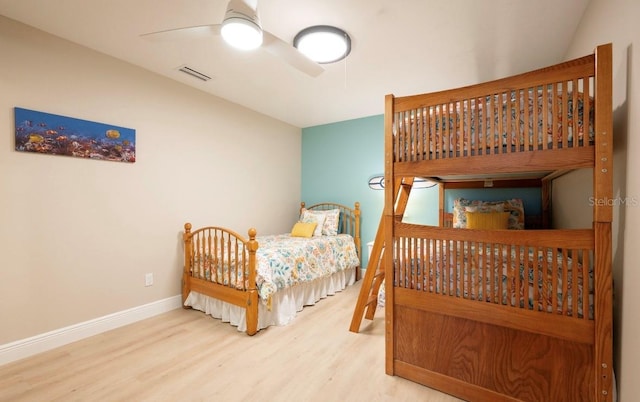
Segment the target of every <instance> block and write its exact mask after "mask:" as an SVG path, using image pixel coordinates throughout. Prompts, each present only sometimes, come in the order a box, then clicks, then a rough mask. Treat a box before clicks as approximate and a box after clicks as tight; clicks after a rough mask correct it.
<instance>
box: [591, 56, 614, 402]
mask: <svg viewBox="0 0 640 402" xmlns="http://www.w3.org/2000/svg"><path fill="white" fill-rule="evenodd" d="M611 70H612V45H611V44H607V45H601V46H598V47H597V48H596V50H595V77H596V79H595V92H596V94H597V96H595V99H596V101H595V102H596V104H595V108H596V110H597V111H598V112H597V113H596V116H595V131H594V132H595V166H594V169H593V191H594V195H593V196H594V199H595V202H594V205H593V220H594V224H593V226H594V228H593V229H594V235H595V256H596V257H595V267H594V278H593V279H594V292H595V300H594V316H595V356H594V358H595V367H596V370H595V376H596V378H595V384H596V387H595V392H596V395H595V397H596V400H601V401H611V400H612V384H613V294H612V289H613V286H612V282H613V280H612V255H611V248H612V240H611V222H612V212H613V208H612V199H613V180H612V179H613V170H612V169H613V120H612V110H613V106H612V72H611Z"/></svg>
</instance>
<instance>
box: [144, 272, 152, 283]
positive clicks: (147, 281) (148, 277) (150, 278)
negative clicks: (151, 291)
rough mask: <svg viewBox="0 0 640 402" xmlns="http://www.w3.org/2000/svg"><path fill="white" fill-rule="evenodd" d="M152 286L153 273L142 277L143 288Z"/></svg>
mask: <svg viewBox="0 0 640 402" xmlns="http://www.w3.org/2000/svg"><path fill="white" fill-rule="evenodd" d="M151 285H153V273H148V274H145V275H144V286H151Z"/></svg>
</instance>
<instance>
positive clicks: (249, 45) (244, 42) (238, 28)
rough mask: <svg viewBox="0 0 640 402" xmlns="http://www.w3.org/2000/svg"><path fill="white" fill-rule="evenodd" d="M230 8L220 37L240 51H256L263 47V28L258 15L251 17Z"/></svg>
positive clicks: (223, 22)
mask: <svg viewBox="0 0 640 402" xmlns="http://www.w3.org/2000/svg"><path fill="white" fill-rule="evenodd" d="M229 4H230V6H229V8H228V9H227V12H226V14H225V16H224V20H223V21H222V27H221V28H220V35H222V39H224V41H225V42H227V44H229V45H230V46H232V47H234V48H236V49H240V50H254V49H257V48H259V47H260V45H262V27H261V26H260V21H259V20H258V15H257V13H256V14H254V15H252V16H250V15H246V14H245V13H243V12H241V11H236V10H235V9H233V8H231V3H229Z"/></svg>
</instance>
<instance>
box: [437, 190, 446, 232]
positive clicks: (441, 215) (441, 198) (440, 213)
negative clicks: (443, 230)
mask: <svg viewBox="0 0 640 402" xmlns="http://www.w3.org/2000/svg"><path fill="white" fill-rule="evenodd" d="M438 200H439V201H438V226H440V227H444V212H445V211H444V184H443V183H438Z"/></svg>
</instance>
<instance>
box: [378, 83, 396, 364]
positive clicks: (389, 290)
mask: <svg viewBox="0 0 640 402" xmlns="http://www.w3.org/2000/svg"><path fill="white" fill-rule="evenodd" d="M393 98H394V96H393V95H387V96H385V106H384V137H385V138H384V153H385V155H384V161H385V166H384V180H385V183H387V185H386V186H385V188H384V210H383V222H384V244H385V246H386V249H387V252H385V253H384V259H383V261H382V262H381V263H382V264H384V270H385V278H387V280H386V281H385V285H384V286H385V303H384V319H385V337H384V338H385V372H386V373H387V374H389V375H394V373H395V370H394V359H395V356H394V327H393V326H394V320H393V318H394V308H393V305H394V301H393V226H394V225H393V217H394V204H395V202H394V201H395V200H396V194H394V192H395V191H396V190H395V189H396V186H395V182H394V174H393V164H394V161H393V155H394V152H393V114H394V111H393V109H394V108H393Z"/></svg>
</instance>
